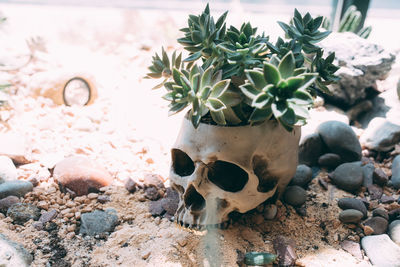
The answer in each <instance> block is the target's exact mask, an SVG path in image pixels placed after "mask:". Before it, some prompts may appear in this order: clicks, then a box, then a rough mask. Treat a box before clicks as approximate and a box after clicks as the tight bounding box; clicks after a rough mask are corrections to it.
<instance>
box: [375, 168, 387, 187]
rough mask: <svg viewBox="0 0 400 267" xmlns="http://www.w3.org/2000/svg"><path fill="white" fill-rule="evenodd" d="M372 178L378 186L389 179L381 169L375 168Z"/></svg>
mask: <svg viewBox="0 0 400 267" xmlns="http://www.w3.org/2000/svg"><path fill="white" fill-rule="evenodd" d="M372 178H373V181H374V183H376V184H377V185H380V186H384V185H385V184H386V183H387V182H388V181H389V177H388V176H387V175H386V173H384V172H383V170H382V169H375V170H374V173H373V176H372Z"/></svg>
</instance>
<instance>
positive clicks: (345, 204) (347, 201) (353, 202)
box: [338, 198, 368, 218]
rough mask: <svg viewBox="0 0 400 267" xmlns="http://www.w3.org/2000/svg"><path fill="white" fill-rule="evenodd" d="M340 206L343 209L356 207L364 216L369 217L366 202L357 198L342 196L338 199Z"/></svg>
mask: <svg viewBox="0 0 400 267" xmlns="http://www.w3.org/2000/svg"><path fill="white" fill-rule="evenodd" d="M338 206H339V208H341V209H343V210H347V209H355V210H358V211H360V212H361V213H362V214H363V218H366V217H367V212H368V211H367V208H366V207H365V205H364V203H363V202H362V201H361V200H359V199H356V198H341V199H339V201H338Z"/></svg>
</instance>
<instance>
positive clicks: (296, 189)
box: [283, 185, 307, 207]
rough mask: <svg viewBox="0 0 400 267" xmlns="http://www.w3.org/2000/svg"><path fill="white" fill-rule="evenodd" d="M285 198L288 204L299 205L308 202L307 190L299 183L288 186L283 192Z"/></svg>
mask: <svg viewBox="0 0 400 267" xmlns="http://www.w3.org/2000/svg"><path fill="white" fill-rule="evenodd" d="M283 199H284V201H285V202H286V203H287V204H289V205H292V206H295V207H298V206H301V205H303V204H304V203H305V202H306V200H307V192H306V190H304V189H303V188H301V187H300V186H297V185H293V186H288V187H287V188H286V191H285V193H284V194H283Z"/></svg>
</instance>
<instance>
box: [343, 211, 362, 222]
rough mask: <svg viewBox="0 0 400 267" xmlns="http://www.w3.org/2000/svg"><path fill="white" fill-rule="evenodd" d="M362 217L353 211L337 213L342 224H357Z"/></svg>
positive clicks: (359, 212)
mask: <svg viewBox="0 0 400 267" xmlns="http://www.w3.org/2000/svg"><path fill="white" fill-rule="evenodd" d="M362 217H363V214H362V212H361V211H359V210H354V209H347V210H343V211H341V212H340V213H339V220H340V221H341V222H342V223H358V222H360V221H361V219H362Z"/></svg>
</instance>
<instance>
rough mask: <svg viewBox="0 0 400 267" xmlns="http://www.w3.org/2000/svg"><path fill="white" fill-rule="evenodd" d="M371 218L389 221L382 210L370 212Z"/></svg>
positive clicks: (385, 212) (386, 214)
mask: <svg viewBox="0 0 400 267" xmlns="http://www.w3.org/2000/svg"><path fill="white" fill-rule="evenodd" d="M372 217H382V218H384V219H385V220H387V221H388V220H389V214H388V212H387V211H386V210H384V209H374V210H373V211H372Z"/></svg>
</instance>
